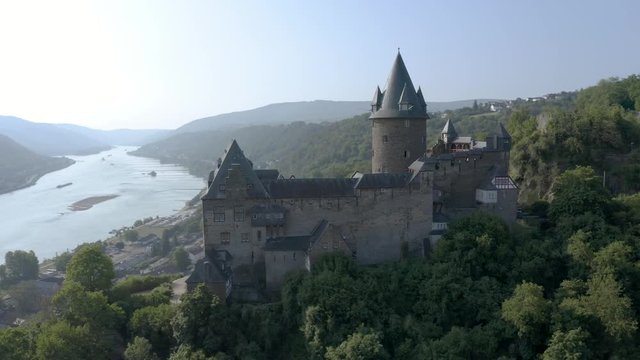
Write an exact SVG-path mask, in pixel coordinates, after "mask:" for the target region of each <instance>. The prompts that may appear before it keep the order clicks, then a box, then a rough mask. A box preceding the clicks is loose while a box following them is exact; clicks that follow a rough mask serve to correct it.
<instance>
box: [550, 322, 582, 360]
mask: <svg viewBox="0 0 640 360" xmlns="http://www.w3.org/2000/svg"><path fill="white" fill-rule="evenodd" d="M588 338H589V333H587V332H586V331H584V330H582V329H580V328H577V329H573V330H569V331H568V332H563V331H556V332H554V333H553V336H552V337H551V341H550V342H549V347H548V348H547V349H546V350H545V351H544V354H542V359H543V360H558V359H565V360H583V359H589V358H590V355H591V351H589V347H588V345H587V343H586V340H587V339H588Z"/></svg>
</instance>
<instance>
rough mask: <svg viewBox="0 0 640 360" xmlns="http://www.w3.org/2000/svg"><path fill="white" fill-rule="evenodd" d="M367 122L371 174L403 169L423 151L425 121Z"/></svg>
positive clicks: (377, 120)
mask: <svg viewBox="0 0 640 360" xmlns="http://www.w3.org/2000/svg"><path fill="white" fill-rule="evenodd" d="M370 121H371V126H372V128H371V134H372V138H371V140H372V142H371V143H372V147H373V154H372V160H371V171H372V172H373V173H380V172H389V173H403V172H406V171H407V169H408V168H409V165H411V163H412V162H413V161H414V160H415V159H417V158H418V157H420V156H421V155H423V154H424V153H425V152H426V149H427V144H426V138H427V122H426V120H424V119H407V120H402V119H388V120H385V119H373V120H370ZM407 125H408V126H407ZM385 137H386V138H385ZM385 139H386V141H385Z"/></svg>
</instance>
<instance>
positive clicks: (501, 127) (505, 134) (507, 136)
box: [498, 123, 511, 139]
mask: <svg viewBox="0 0 640 360" xmlns="http://www.w3.org/2000/svg"><path fill="white" fill-rule="evenodd" d="M498 125H499V129H498V135H499V136H500V137H502V138H505V139H511V134H509V132H508V131H507V129H505V127H504V125H502V123H500V124H498Z"/></svg>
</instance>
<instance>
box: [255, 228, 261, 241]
mask: <svg viewBox="0 0 640 360" xmlns="http://www.w3.org/2000/svg"><path fill="white" fill-rule="evenodd" d="M256 237H257V238H258V241H260V240H262V231H260V230H258V233H257V234H256Z"/></svg>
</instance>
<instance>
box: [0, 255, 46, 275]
mask: <svg viewBox="0 0 640 360" xmlns="http://www.w3.org/2000/svg"><path fill="white" fill-rule="evenodd" d="M4 263H5V267H6V270H5V272H6V274H5V277H6V279H7V280H8V281H19V280H32V279H37V278H38V258H37V257H36V254H35V253H34V252H33V251H29V252H27V251H22V250H16V251H9V252H8V253H6V254H5V255H4Z"/></svg>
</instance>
